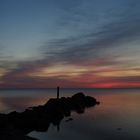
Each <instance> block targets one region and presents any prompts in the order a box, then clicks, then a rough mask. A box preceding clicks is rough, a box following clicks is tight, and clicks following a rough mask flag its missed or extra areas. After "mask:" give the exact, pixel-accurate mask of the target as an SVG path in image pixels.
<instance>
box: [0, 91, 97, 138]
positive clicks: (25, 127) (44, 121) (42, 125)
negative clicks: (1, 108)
mask: <svg viewBox="0 0 140 140" xmlns="http://www.w3.org/2000/svg"><path fill="white" fill-rule="evenodd" d="M98 103H99V102H97V101H96V99H95V98H93V97H90V96H85V95H84V94H83V93H81V92H80V93H77V94H75V95H73V96H72V97H71V98H70V97H68V98H65V97H61V98H56V99H50V100H49V101H48V102H47V103H46V104H45V105H42V106H37V107H30V108H28V109H26V110H25V111H24V112H21V113H18V112H16V111H14V112H11V113H9V114H0V138H3V139H5V140H12V139H9V138H8V136H9V135H12V136H11V138H12V137H13V138H14V140H16V139H20V140H22V139H23V140H32V139H33V138H29V137H26V135H27V134H28V133H30V132H32V131H40V132H45V131H47V130H48V128H49V126H50V124H51V123H52V124H53V125H55V126H57V129H58V130H59V129H60V127H59V125H60V122H61V120H62V119H63V118H64V117H68V116H71V112H72V111H75V112H77V113H84V110H85V108H87V107H91V106H94V105H96V104H98ZM71 120H73V119H72V118H70V119H68V120H66V121H67V122H68V121H71ZM4 137H5V138H4ZM17 137H18V138H17Z"/></svg>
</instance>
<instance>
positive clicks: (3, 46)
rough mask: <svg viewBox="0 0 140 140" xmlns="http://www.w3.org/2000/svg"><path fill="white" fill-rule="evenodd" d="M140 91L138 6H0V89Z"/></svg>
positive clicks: (55, 1)
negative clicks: (137, 89) (131, 89)
mask: <svg viewBox="0 0 140 140" xmlns="http://www.w3.org/2000/svg"><path fill="white" fill-rule="evenodd" d="M58 85H59V86H61V87H65V88H80V87H83V88H119V87H121V88H126V87H129V88H130V87H133V88H134V87H140V0H0V88H53V87H56V86H58Z"/></svg>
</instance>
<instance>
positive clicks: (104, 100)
mask: <svg viewBox="0 0 140 140" xmlns="http://www.w3.org/2000/svg"><path fill="white" fill-rule="evenodd" d="M79 91H83V92H84V93H85V94H87V95H90V96H93V97H95V98H97V99H98V100H99V101H100V102H101V104H100V105H97V106H95V107H92V108H88V109H87V110H85V113H84V114H76V113H75V112H73V113H72V116H71V117H72V118H73V120H72V121H69V122H66V120H67V118H65V119H64V120H62V122H61V124H60V131H59V132H58V131H57V128H56V127H55V126H53V125H52V126H50V128H49V130H48V131H47V132H46V133H42V132H32V133H30V134H29V136H31V137H34V138H37V139H39V140H46V139H48V140H71V139H73V140H76V139H79V140H140V90H138V89H131V90H130V89H129V90H128V89H123V90H122V89H112V90H108V89H106V90H103V89H100V90H99V89H98V90H97V89H96V90H95V89H69V90H68V89H67V90H66V89H65V90H64V89H63V90H61V92H60V93H61V96H71V95H73V94H74V93H76V92H79ZM55 96H56V91H55V90H54V89H49V90H0V111H1V112H3V113H7V112H10V111H13V110H17V111H23V110H24V109H25V108H27V107H30V106H36V105H40V104H44V103H46V102H47V100H48V99H49V98H51V97H55Z"/></svg>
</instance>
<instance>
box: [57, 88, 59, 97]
mask: <svg viewBox="0 0 140 140" xmlns="http://www.w3.org/2000/svg"><path fill="white" fill-rule="evenodd" d="M57 99H59V87H57Z"/></svg>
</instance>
